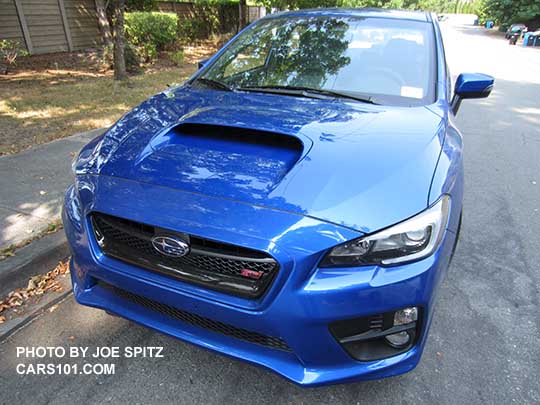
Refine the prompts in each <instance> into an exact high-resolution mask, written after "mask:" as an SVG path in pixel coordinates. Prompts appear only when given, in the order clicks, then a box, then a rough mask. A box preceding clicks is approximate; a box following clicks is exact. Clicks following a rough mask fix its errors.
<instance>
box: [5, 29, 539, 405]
mask: <svg viewBox="0 0 540 405" xmlns="http://www.w3.org/2000/svg"><path fill="white" fill-rule="evenodd" d="M444 31H445V42H446V48H447V52H448V60H449V62H450V68H451V71H452V73H453V74H457V73H458V72H460V71H473V72H475V71H479V72H485V73H488V74H492V75H494V76H495V77H496V84H495V90H494V92H493V94H492V97H491V98H489V99H486V100H478V101H465V102H464V103H463V105H462V109H461V111H460V114H459V116H458V121H459V125H460V128H461V129H462V132H463V133H464V138H465V146H466V157H465V164H466V196H465V209H464V223H463V229H462V239H461V241H460V244H459V247H458V250H457V253H456V256H455V259H454V262H453V264H452V268H451V269H450V272H449V276H448V278H447V280H446V281H445V283H444V286H443V288H442V289H441V292H440V296H439V301H438V306H437V311H436V316H435V320H434V323H433V325H432V328H431V333H430V336H429V339H428V343H427V346H426V350H425V353H424V356H423V359H422V361H421V363H420V364H419V366H418V367H417V369H416V370H414V371H413V372H411V373H409V374H406V375H403V376H400V377H395V378H391V379H386V380H381V381H372V382H366V383H358V384H350V385H341V386H333V387H327V388H314V389H301V388H299V387H296V386H295V385H293V384H291V383H289V382H287V381H285V380H283V379H281V378H280V377H278V376H276V375H274V374H272V373H270V372H267V371H265V370H263V369H259V368H256V367H252V366H250V365H246V364H244V363H242V362H239V361H235V360H230V359H228V358H226V357H223V356H220V355H216V354H213V353H210V352H207V351H205V350H203V349H199V348H196V347H193V346H191V345H189V344H186V343H183V342H180V341H178V340H175V339H172V338H169V337H167V336H164V335H161V334H159V333H156V332H153V331H151V330H148V329H145V328H143V327H140V326H137V325H135V324H132V323H130V322H128V321H125V320H122V319H118V318H114V317H111V316H109V315H107V314H105V313H103V312H101V311H98V310H93V309H90V308H85V307H81V306H78V305H76V304H75V303H74V300H73V298H71V297H70V298H68V299H67V300H66V301H64V302H63V303H61V304H60V305H58V307H56V308H55V310H54V311H53V312H47V313H46V314H44V315H43V316H41V317H39V318H37V319H36V320H35V321H34V322H32V323H31V324H29V325H28V326H26V327H25V328H24V329H23V330H22V331H20V332H18V333H17V334H16V335H14V336H12V337H11V338H10V339H9V340H7V341H6V342H4V343H2V344H0V376H1V377H0V403H6V404H8V403H9V404H13V403H29V402H33V403H45V402H51V403H66V402H73V401H77V402H79V401H80V402H83V403H104V402H115V403H117V402H130V403H150V402H151V403H163V402H173V403H205V404H230V403H246V404H250V403H258V404H261V403H272V404H275V403H292V402H294V403H299V402H304V403H315V402H321V403H415V404H417V403H426V404H433V403H451V404H456V403H467V404H469V403H505V404H507V403H512V402H517V403H536V402H540V314H539V310H540V308H539V286H540V266H539V264H538V263H540V248H539V247H540V236H539V235H540V232H539V231H540V49H526V48H522V47H520V46H518V47H515V46H510V45H508V43H507V41H505V40H504V39H503V38H501V37H499V36H498V35H493V34H489V33H486V31H485V30H484V29H482V28H475V27H451V26H449V25H447V26H445V28H444ZM69 345H77V346H90V347H91V348H95V347H98V346H120V347H125V346H163V347H164V350H163V355H164V358H136V359H114V361H113V362H114V363H115V364H116V373H115V374H114V375H110V376H103V375H101V376H99V375H90V376H82V375H77V376H73V375H72V376H58V375H54V376H20V375H17V373H16V365H17V364H18V363H19V362H21V361H22V362H24V363H30V362H31V360H21V359H18V358H17V357H16V348H17V347H23V346H64V347H67V346H69ZM103 362H110V361H106V360H103Z"/></svg>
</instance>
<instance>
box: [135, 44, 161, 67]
mask: <svg viewBox="0 0 540 405" xmlns="http://www.w3.org/2000/svg"><path fill="white" fill-rule="evenodd" d="M137 51H138V53H139V56H140V57H141V59H142V60H143V61H144V62H149V63H154V62H155V61H157V59H158V56H159V52H158V50H157V48H156V46H155V45H154V44H152V43H147V44H143V45H141V46H139V47H138V48H137Z"/></svg>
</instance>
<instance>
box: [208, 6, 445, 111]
mask: <svg viewBox="0 0 540 405" xmlns="http://www.w3.org/2000/svg"><path fill="white" fill-rule="evenodd" d="M433 37H434V35H433V30H432V26H431V24H430V23H426V22H418V21H410V20H398V19H384V18H360V17H331V16H327V17H319V16H317V17H294V18H290V17H283V18H271V19H267V20H261V21H260V22H259V23H256V24H254V25H253V26H252V27H251V28H249V29H248V30H246V31H245V32H244V33H243V34H242V35H240V36H239V37H238V38H237V39H236V40H235V41H234V42H233V43H232V44H231V45H230V46H228V48H227V49H226V50H225V51H224V52H223V53H222V54H221V55H220V57H219V58H218V59H217V60H216V61H214V63H212V65H211V66H210V67H209V68H208V69H206V70H205V71H204V73H203V74H202V75H201V76H200V77H201V78H204V79H210V80H213V81H218V82H220V83H223V84H225V85H227V86H229V87H231V88H237V89H238V88H247V87H250V88H253V87H266V88H267V87H272V86H277V87H282V86H285V87H302V88H312V89H317V90H331V91H334V92H343V93H347V94H351V95H354V94H357V95H358V96H362V95H363V96H370V97H373V98H374V99H376V100H377V102H378V103H382V104H398V105H422V104H427V103H430V102H433V99H434V95H435V94H434V92H435V81H436V80H435V62H434V59H435V58H434V44H433Z"/></svg>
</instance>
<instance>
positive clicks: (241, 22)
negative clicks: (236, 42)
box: [238, 0, 247, 31]
mask: <svg viewBox="0 0 540 405" xmlns="http://www.w3.org/2000/svg"><path fill="white" fill-rule="evenodd" d="M246 10H247V7H246V0H240V1H239V2H238V31H240V30H241V29H242V28H244V27H245V26H246V24H247V19H246Z"/></svg>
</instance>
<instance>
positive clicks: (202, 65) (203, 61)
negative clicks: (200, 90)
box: [199, 58, 210, 69]
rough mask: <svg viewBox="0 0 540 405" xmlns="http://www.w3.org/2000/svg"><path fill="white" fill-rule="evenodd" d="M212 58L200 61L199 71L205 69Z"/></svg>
mask: <svg viewBox="0 0 540 405" xmlns="http://www.w3.org/2000/svg"><path fill="white" fill-rule="evenodd" d="M209 59H210V58H206V59H203V60H200V61H199V69H202V68H203V67H204V65H206V62H208V60H209Z"/></svg>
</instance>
